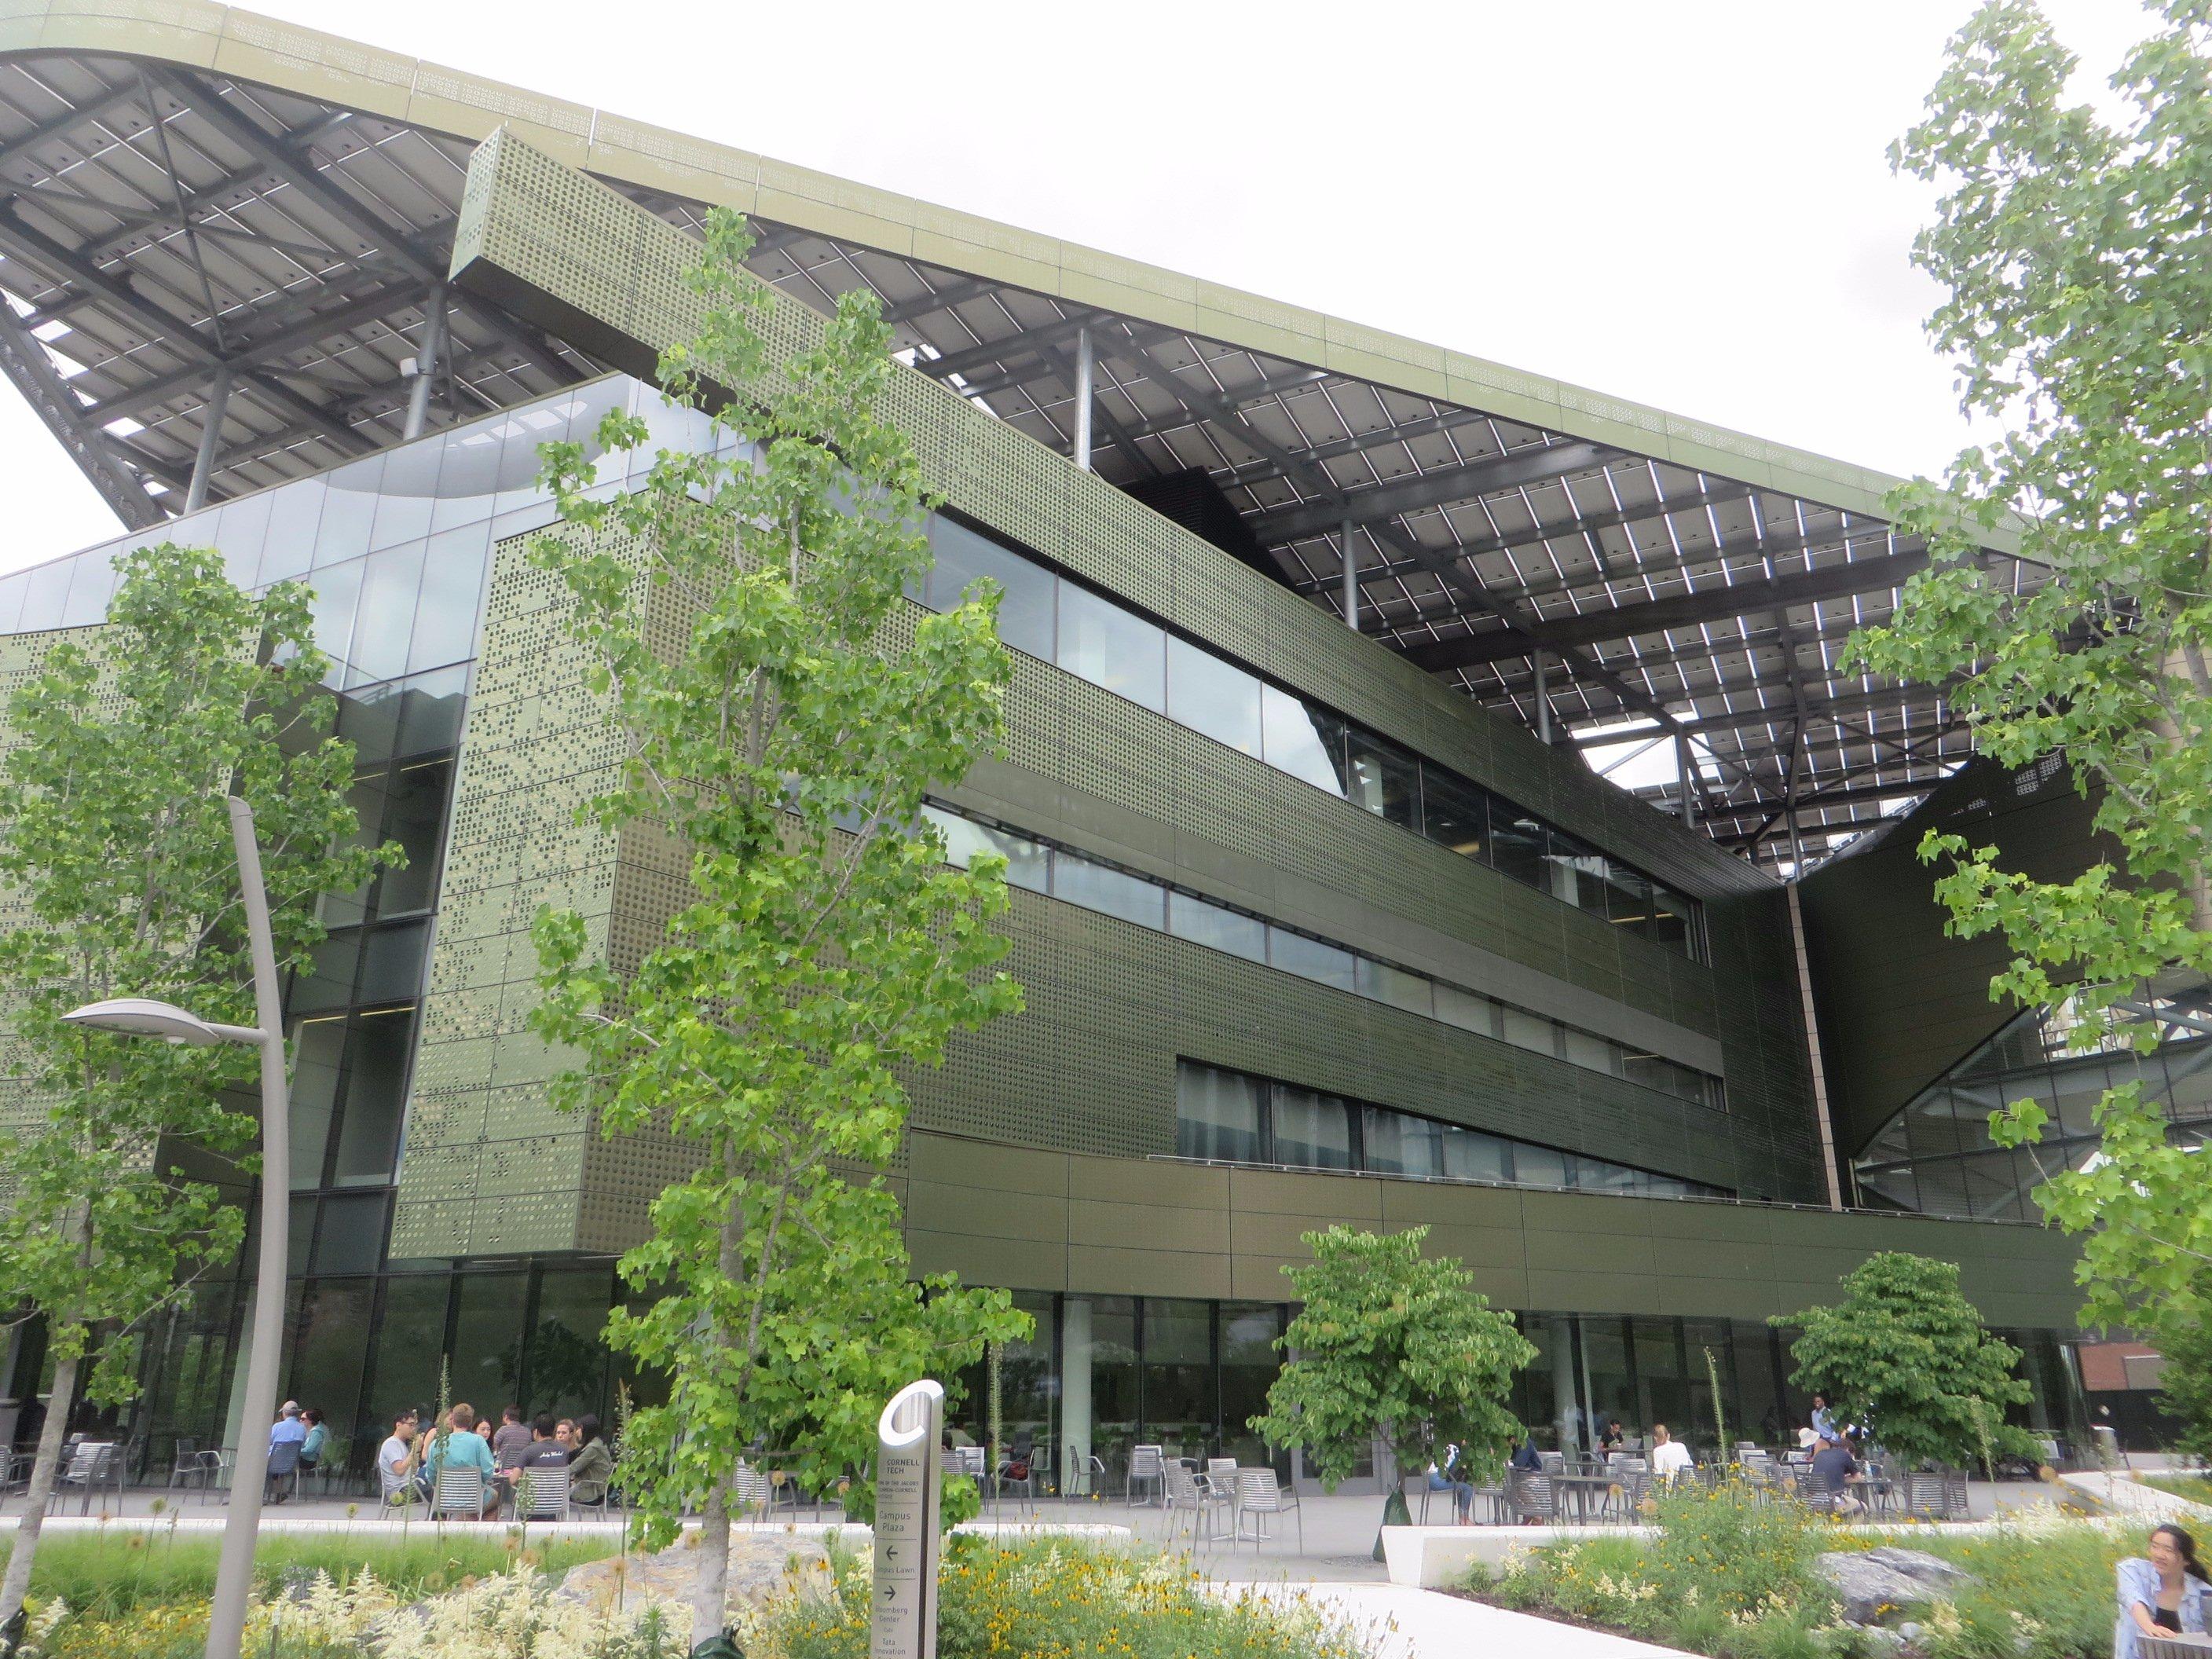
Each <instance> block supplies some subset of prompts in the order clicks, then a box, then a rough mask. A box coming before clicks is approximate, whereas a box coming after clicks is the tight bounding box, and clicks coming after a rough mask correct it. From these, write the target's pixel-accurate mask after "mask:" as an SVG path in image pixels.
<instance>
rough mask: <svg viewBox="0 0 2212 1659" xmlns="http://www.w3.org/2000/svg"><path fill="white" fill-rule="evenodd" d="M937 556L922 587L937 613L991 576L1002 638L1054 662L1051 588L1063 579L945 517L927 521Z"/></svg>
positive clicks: (941, 516)
mask: <svg viewBox="0 0 2212 1659" xmlns="http://www.w3.org/2000/svg"><path fill="white" fill-rule="evenodd" d="M929 548H930V552H931V554H932V556H933V561H934V562H933V563H932V565H931V566H930V571H929V580H928V584H927V586H926V588H925V589H924V592H925V593H926V594H927V601H926V602H927V605H928V606H929V608H930V609H931V610H933V611H951V610H952V609H953V608H955V607H956V606H957V605H961V604H962V603H963V602H964V599H965V597H966V594H967V592H968V586H969V583H971V582H974V581H976V580H979V579H984V578H987V579H988V580H992V581H994V582H996V583H997V584H998V585H999V587H1000V599H999V637H1000V639H1002V640H1004V641H1006V643H1007V644H1008V645H1010V646H1012V647H1014V649H1016V650H1017V651H1026V652H1028V653H1030V655H1031V656H1032V657H1039V658H1042V659H1043V660H1045V661H1046V662H1050V661H1051V660H1052V659H1053V603H1054V594H1053V590H1054V588H1055V587H1057V586H1059V580H1058V579H1057V578H1056V577H1054V575H1053V574H1052V573H1051V572H1050V571H1048V570H1046V569H1044V568H1042V567H1041V566H1039V565H1036V564H1034V563H1032V562H1030V561H1029V560H1027V559H1024V558H1023V557H1022V556H1020V555H1019V554H1017V553H1012V552H1010V551H1008V550H1006V548H1003V547H1001V546H1000V545H999V544H997V543H996V542H994V541H992V540H991V539H990V538H988V537H986V536H981V535H978V534H977V533H976V532H974V531H972V530H970V529H969V528H968V526H965V525H963V524H957V523H955V522H954V521H953V520H951V519H948V518H946V517H945V515H944V514H943V513H937V514H935V515H934V516H933V517H932V518H931V520H930V521H929Z"/></svg>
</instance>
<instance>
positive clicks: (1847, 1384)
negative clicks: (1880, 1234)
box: [1770, 1250, 2039, 1468]
mask: <svg viewBox="0 0 2212 1659" xmlns="http://www.w3.org/2000/svg"><path fill="white" fill-rule="evenodd" d="M1842 1283H1843V1286H1844V1299H1843V1300H1842V1301H1840V1302H1838V1303H1837V1304H1835V1305H1834V1306H1833V1307H1829V1308H1807V1309H1805V1310H1802V1311H1801V1312H1798V1313H1794V1314H1784V1315H1778V1316H1776V1317H1775V1318H1773V1319H1772V1320H1771V1321H1770V1323H1771V1324H1775V1325H1783V1326H1791V1327H1795V1328H1797V1329H1798V1331H1799V1332H1800V1333H1801V1334H1800V1335H1799V1336H1798V1337H1797V1339H1796V1341H1794V1342H1792V1343H1791V1344H1790V1355H1791V1357H1792V1358H1795V1359H1796V1362H1797V1369H1796V1370H1795V1371H1794V1372H1792V1373H1791V1375H1790V1381H1791V1382H1793V1383H1796V1385H1797V1386H1798V1387H1799V1388H1801V1389H1807V1390H1808V1391H1809V1390H1812V1389H1820V1390H1821V1391H1823V1392H1825V1393H1826V1395H1827V1396H1828V1398H1829V1400H1830V1401H1831V1402H1832V1404H1833V1406H1834V1407H1835V1413H1836V1419H1837V1421H1838V1423H1863V1424H1866V1425H1869V1426H1870V1427H1871V1428H1872V1430H1873V1431H1874V1437H1875V1440H1876V1441H1877V1442H1879V1443H1881V1445H1882V1446H1884V1447H1885V1448H1887V1449H1888V1450H1889V1452H1890V1453H1891V1454H1892V1455H1894V1456H1897V1457H1899V1458H1902V1459H1903V1460H1904V1461H1905V1463H1906V1465H1907V1466H1908V1467H1910V1466H1912V1465H1917V1464H1920V1463H1936V1464H1941V1465H1942V1466H1944V1467H1946V1468H1967V1467H1969V1466H1971V1465H1972V1464H1974V1463H1977V1462H1986V1461H1987V1460H1988V1459H1989V1458H1990V1457H1992V1456H1994V1455H1996V1454H1997V1453H2002V1452H2017V1453H2020V1454H2021V1455H2024V1456H2033V1455H2036V1454H2037V1451H2038V1449H2039V1443H2038V1442H2037V1440H2036V1438H2035V1437H2034V1436H2033V1435H2031V1434H2029V1433H2028V1432H2027V1431H2026V1430H2025V1429H2017V1428H2015V1427H2013V1426H2012V1425H2010V1424H2008V1423H2007V1422H2006V1421H2005V1420H2004V1409H2005V1407H2008V1406H2016V1405H2025V1404H2027V1401H2029V1400H2031V1399H2033V1397H2034V1390H2033V1389H2031V1388H2030V1387H2029V1386H2028V1384H2027V1383H2026V1382H2025V1381H2023V1380H2022V1379H2021V1378H2020V1377H2019V1376H2015V1374H2014V1372H2015V1368H2016V1367H2017V1366H2018V1365H2019V1364H2020V1350H2019V1349H2017V1348H2015V1347H2014V1346H2012V1345H2011V1344H2010V1343H2008V1342H2004V1341H2001V1340H1999V1339H1997V1338H1996V1337H1994V1336H1992V1335H1990V1334H1989V1332H1988V1331H1987V1330H1986V1329H1984V1328H1983V1325H1982V1316H1981V1315H1980V1314H1979V1313H1978V1311H1976V1310H1975V1308H1974V1304H1972V1303H1971V1302H1969V1301H1967V1300H1966V1297H1965V1295H1964V1294H1963V1293H1962V1292H1961V1291H1960V1289H1959V1269H1958V1266H1957V1264H1956V1263H1954V1262H1949V1261H1930V1260H1929V1258H1928V1257H1926V1256H1924V1255H1909V1254H1907V1253H1906V1252H1905V1251H1902V1250H1884V1251H1881V1252H1880V1253H1878V1254H1876V1255H1870V1256H1869V1257H1868V1258H1867V1259H1866V1260H1865V1261H1863V1262H1862V1263H1861V1264H1860V1265H1859V1266H1858V1267H1857V1268H1855V1269H1854V1270H1853V1271H1852V1272H1850V1273H1847V1274H1846V1275H1844V1279H1843V1281H1842Z"/></svg>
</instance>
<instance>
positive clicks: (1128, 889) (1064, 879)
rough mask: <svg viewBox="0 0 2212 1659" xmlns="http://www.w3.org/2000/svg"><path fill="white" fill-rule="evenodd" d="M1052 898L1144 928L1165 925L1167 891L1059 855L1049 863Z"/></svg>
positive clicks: (1116, 871) (1133, 878) (1089, 861)
mask: <svg viewBox="0 0 2212 1659" xmlns="http://www.w3.org/2000/svg"><path fill="white" fill-rule="evenodd" d="M1052 896H1054V898H1056V899H1060V900H1063V901H1065V902H1067V903H1069V904H1079V905H1081V906H1082V907H1083V908H1085V909H1086V910H1098V911H1102V912H1103V913H1104V914H1105V915H1109V916H1119V917H1121V920H1122V921H1133V922H1136V923H1137V924H1139V926H1140V927H1166V926H1167V913H1166V903H1167V891H1166V890H1165V889H1164V888H1162V887H1160V886H1158V885H1157V884H1154V883H1152V882H1149V881H1146V880H1145V879H1144V878H1142V877H1140V876H1133V875H1129V874H1127V872H1123V871H1120V870H1112V869H1109V868H1108V867H1107V866H1104V865H1103V864H1093V863H1091V860H1088V859H1079V858H1072V857H1070V856H1068V855H1067V854H1061V855H1060V857H1059V858H1058V859H1056V860H1054V862H1053V875H1052Z"/></svg>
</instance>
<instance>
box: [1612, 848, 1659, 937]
mask: <svg viewBox="0 0 2212 1659" xmlns="http://www.w3.org/2000/svg"><path fill="white" fill-rule="evenodd" d="M1605 917H1606V920H1607V921H1610V922H1613V923H1615V924H1616V925H1618V926H1619V927H1622V928H1624V929H1625V930H1626V931H1627V932H1629V933H1649V932H1650V927H1651V883H1650V880H1648V879H1647V878H1645V877H1644V876H1642V875H1640V874H1639V873H1638V872H1636V871H1634V870H1632V869H1630V868H1629V867H1628V866H1626V865H1625V864H1619V863H1616V862H1614V861H1613V860H1611V859H1607V860H1606V866H1605Z"/></svg>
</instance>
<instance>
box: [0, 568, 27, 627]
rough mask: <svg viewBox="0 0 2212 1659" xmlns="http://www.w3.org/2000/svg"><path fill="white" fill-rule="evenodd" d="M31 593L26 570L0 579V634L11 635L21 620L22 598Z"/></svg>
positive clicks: (19, 625)
mask: <svg viewBox="0 0 2212 1659" xmlns="http://www.w3.org/2000/svg"><path fill="white" fill-rule="evenodd" d="M30 591H31V573H30V572H29V571H27V570H22V571H18V572H16V574H14V575H12V576H9V577H5V578H0V634H13V633H15V631H16V629H18V628H19V627H21V623H22V620H23V596H24V595H25V594H26V593H27V592H30Z"/></svg>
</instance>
